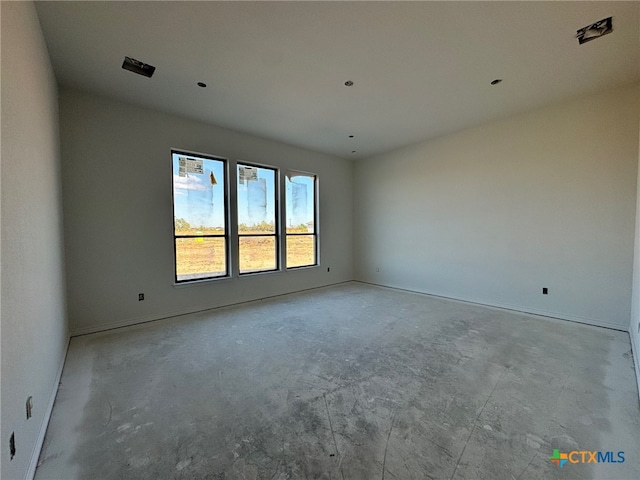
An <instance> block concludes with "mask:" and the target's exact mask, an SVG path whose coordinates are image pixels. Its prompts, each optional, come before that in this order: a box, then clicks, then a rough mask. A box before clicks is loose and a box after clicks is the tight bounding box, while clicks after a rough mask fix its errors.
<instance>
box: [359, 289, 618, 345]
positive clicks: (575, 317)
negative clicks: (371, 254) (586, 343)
mask: <svg viewBox="0 0 640 480" xmlns="http://www.w3.org/2000/svg"><path fill="white" fill-rule="evenodd" d="M355 281H356V282H360V283H366V284H367V285H375V286H376V287H382V288H390V289H393V290H401V291H403V292H410V293H417V294H419V295H428V296H430V297H437V298H444V299H447V300H453V301H456V302H463V303H471V304H473V305H481V306H483V307H491V308H500V309H503V310H510V311H513V312H518V313H526V314H529V315H538V316H540V317H550V318H556V319H559V320H568V321H570V322H576V323H582V324H585V325H591V326H594V327H603V328H609V329H611V330H618V331H620V332H627V331H628V330H626V329H625V328H622V327H620V325H617V324H614V323H609V322H606V321H602V320H598V319H594V318H586V317H581V316H579V315H570V314H566V313H558V312H551V311H546V310H540V309H537V308H525V307H521V306H518V305H510V304H507V303H498V302H487V301H483V300H478V299H473V300H469V299H465V298H456V297H447V296H444V295H438V294H435V293H430V292H422V291H419V290H410V289H407V288H402V287H396V286H393V285H383V284H379V283H373V282H365V281H362V280H355Z"/></svg>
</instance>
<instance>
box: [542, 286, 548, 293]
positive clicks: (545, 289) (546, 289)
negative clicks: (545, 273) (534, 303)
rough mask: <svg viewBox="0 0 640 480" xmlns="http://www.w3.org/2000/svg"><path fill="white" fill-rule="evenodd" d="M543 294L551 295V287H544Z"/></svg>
mask: <svg viewBox="0 0 640 480" xmlns="http://www.w3.org/2000/svg"><path fill="white" fill-rule="evenodd" d="M542 294H543V295H549V289H548V288H547V287H542Z"/></svg>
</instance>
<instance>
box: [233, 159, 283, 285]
mask: <svg viewBox="0 0 640 480" xmlns="http://www.w3.org/2000/svg"><path fill="white" fill-rule="evenodd" d="M240 166H244V167H254V168H264V169H267V170H272V171H273V201H274V206H273V208H274V217H275V218H274V233H264V234H254V233H251V234H241V233H240V217H239V215H238V205H239V203H238V182H239V180H240V177H239V174H238V169H239V167H240ZM234 183H235V189H236V195H235V215H234V218H235V223H236V226H235V230H234V231H235V235H236V237H237V239H236V242H235V243H236V245H237V252H238V277H245V276H247V275H260V274H263V273H273V272H280V271H282V258H281V246H282V234H281V230H280V223H281V222H280V219H281V216H282V209H281V208H280V169H279V168H278V167H275V166H273V165H267V164H262V163H256V162H247V161H244V160H236V161H235V177H234ZM241 237H275V239H276V246H275V260H276V266H275V268H272V269H269V270H250V271H246V272H242V271H241V270H240V238H241Z"/></svg>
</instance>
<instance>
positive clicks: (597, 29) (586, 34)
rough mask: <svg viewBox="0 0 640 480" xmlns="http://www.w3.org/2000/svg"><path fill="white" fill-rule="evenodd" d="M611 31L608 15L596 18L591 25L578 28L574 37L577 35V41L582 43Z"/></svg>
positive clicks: (611, 24) (611, 25) (611, 26)
mask: <svg viewBox="0 0 640 480" xmlns="http://www.w3.org/2000/svg"><path fill="white" fill-rule="evenodd" d="M611 32H613V23H612V21H611V17H609V18H603V19H602V20H598V21H597V22H596V23H594V24H593V25H588V26H586V27H583V28H581V29H580V30H578V33H577V34H576V37H578V43H579V44H580V45H582V44H583V43H586V42H590V41H591V40H595V39H596V38H600V37H602V36H603V35H606V34H607V33H611Z"/></svg>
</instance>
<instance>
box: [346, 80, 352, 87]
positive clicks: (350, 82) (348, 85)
mask: <svg viewBox="0 0 640 480" xmlns="http://www.w3.org/2000/svg"><path fill="white" fill-rule="evenodd" d="M344 85H345V87H352V86H353V82H352V81H351V80H347V81H346V82H344Z"/></svg>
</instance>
